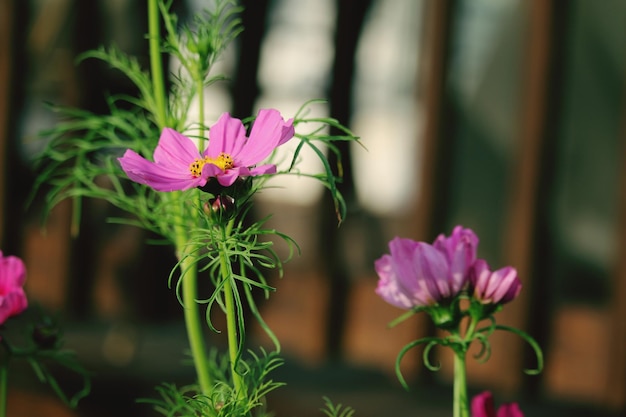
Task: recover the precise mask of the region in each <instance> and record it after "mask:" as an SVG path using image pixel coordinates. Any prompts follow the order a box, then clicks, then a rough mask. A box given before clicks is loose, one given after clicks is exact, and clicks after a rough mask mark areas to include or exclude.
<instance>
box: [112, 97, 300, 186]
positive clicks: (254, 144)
mask: <svg viewBox="0 0 626 417" xmlns="http://www.w3.org/2000/svg"><path fill="white" fill-rule="evenodd" d="M293 135H294V128H293V120H292V119H289V120H288V121H286V122H285V120H284V119H283V118H282V116H281V115H280V113H279V112H278V111H277V110H273V109H262V110H260V111H259V113H258V115H257V117H256V120H255V122H254V124H253V126H252V130H251V132H250V137H247V136H246V129H245V127H244V125H243V123H242V122H241V120H239V119H235V118H233V117H231V116H230V114H228V113H223V114H222V115H221V116H220V118H219V120H218V121H217V122H216V123H215V124H214V125H213V126H212V127H211V129H210V131H209V145H208V147H207V149H206V150H205V151H204V152H202V154H200V152H199V151H198V148H197V147H196V145H195V144H194V143H193V141H192V140H191V139H189V138H188V137H186V136H184V135H182V134H181V133H178V132H176V131H175V130H173V129H170V128H165V129H163V132H162V133H161V137H160V138H159V143H158V145H157V147H156V149H155V150H154V162H152V161H148V160H147V159H145V158H143V157H142V156H140V155H139V154H137V153H136V152H134V151H132V150H130V149H129V150H127V151H126V152H125V153H124V156H122V157H121V158H119V161H120V164H121V165H122V169H123V170H124V172H126V174H127V175H128V177H129V178H130V179H131V180H133V181H135V182H138V183H140V184H146V185H148V186H150V187H152V188H154V189H155V190H157V191H175V190H187V189H189V188H194V187H202V186H204V185H205V184H206V183H207V181H208V179H209V178H210V177H216V178H217V181H218V182H219V183H220V184H221V185H222V186H225V187H227V186H230V185H232V184H233V183H234V182H235V180H236V179H237V178H239V177H248V176H256V175H262V174H273V173H275V172H276V166H275V165H273V164H266V165H259V166H257V164H258V163H260V162H261V161H263V160H264V159H265V158H267V157H268V156H269V155H270V154H271V153H272V151H273V150H274V149H275V148H276V147H278V146H280V145H282V144H283V143H285V142H287V141H288V140H289V139H291V138H292V137H293Z"/></svg>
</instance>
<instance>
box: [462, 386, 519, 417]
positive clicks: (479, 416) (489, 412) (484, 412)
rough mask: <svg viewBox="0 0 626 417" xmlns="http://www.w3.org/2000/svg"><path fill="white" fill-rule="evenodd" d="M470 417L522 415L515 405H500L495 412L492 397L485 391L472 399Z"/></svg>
mask: <svg viewBox="0 0 626 417" xmlns="http://www.w3.org/2000/svg"><path fill="white" fill-rule="evenodd" d="M472 417H524V413H522V411H521V410H520V408H519V406H518V405H517V403H509V404H502V405H501V406H500V408H498V411H497V412H496V411H495V407H494V405H493V395H492V394H491V393H490V392H489V391H485V392H481V393H480V394H478V395H476V396H475V397H474V398H472Z"/></svg>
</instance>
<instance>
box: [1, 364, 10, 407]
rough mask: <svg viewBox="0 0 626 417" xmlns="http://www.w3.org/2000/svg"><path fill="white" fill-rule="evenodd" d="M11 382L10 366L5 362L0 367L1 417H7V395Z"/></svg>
mask: <svg viewBox="0 0 626 417" xmlns="http://www.w3.org/2000/svg"><path fill="white" fill-rule="evenodd" d="M8 380H9V364H8V361H3V363H2V364H1V365H0V417H6V415H7V394H8V382H9V381H8Z"/></svg>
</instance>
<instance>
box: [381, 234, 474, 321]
mask: <svg viewBox="0 0 626 417" xmlns="http://www.w3.org/2000/svg"><path fill="white" fill-rule="evenodd" d="M477 245H478V238H477V237H476V235H475V234H474V232H472V231H471V230H470V229H463V228H462V227H456V228H455V229H454V231H453V232H452V235H451V236H450V237H445V236H443V235H441V236H439V237H438V238H437V239H436V241H435V243H434V244H433V245H429V244H427V243H424V242H416V241H413V240H411V239H402V238H398V237H396V238H394V239H393V240H392V241H391V242H389V250H390V254H385V255H383V256H382V257H381V258H379V259H378V260H376V261H375V263H374V267H375V269H376V272H377V273H378V277H379V281H378V286H377V288H376V293H377V294H378V295H380V296H381V297H382V298H383V299H384V300H385V301H387V302H388V303H389V304H392V305H394V306H396V307H399V308H404V309H411V308H413V307H426V306H431V305H434V304H436V303H438V302H439V301H442V300H444V299H449V298H452V297H454V296H455V295H457V294H458V293H459V292H460V291H461V290H462V289H463V287H464V286H465V284H466V282H467V280H468V272H469V268H470V267H471V265H472V263H473V262H474V260H475V259H476V247H477Z"/></svg>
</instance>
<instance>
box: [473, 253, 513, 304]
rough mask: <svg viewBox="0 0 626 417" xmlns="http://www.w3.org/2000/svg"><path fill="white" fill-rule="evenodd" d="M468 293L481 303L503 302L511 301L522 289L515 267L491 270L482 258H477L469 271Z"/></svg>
mask: <svg viewBox="0 0 626 417" xmlns="http://www.w3.org/2000/svg"><path fill="white" fill-rule="evenodd" d="M469 290H470V294H472V295H473V296H474V298H476V299H477V300H479V301H480V302H481V303H482V304H504V303H508V302H509V301H512V300H513V299H514V298H515V297H517V296H518V295H519V293H520V291H521V290H522V283H521V282H520V279H519V277H518V276H517V271H516V270H515V268H513V267H510V266H506V267H504V268H501V269H498V270H496V271H493V272H492V271H491V270H490V269H489V265H488V264H487V262H486V261H485V260H483V259H478V260H477V261H476V262H475V263H474V265H473V267H472V269H471V271H470V284H469Z"/></svg>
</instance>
